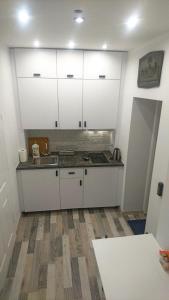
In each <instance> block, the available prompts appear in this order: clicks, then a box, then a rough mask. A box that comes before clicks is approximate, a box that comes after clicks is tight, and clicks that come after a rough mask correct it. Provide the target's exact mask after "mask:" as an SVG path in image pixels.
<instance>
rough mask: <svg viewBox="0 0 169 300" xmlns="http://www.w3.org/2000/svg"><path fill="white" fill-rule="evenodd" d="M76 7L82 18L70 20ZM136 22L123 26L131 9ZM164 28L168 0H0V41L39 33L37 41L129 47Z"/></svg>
mask: <svg viewBox="0 0 169 300" xmlns="http://www.w3.org/2000/svg"><path fill="white" fill-rule="evenodd" d="M23 4H24V6H26V7H27V8H28V9H29V11H30V14H31V20H30V23H29V24H28V25H27V26H25V27H21V26H20V25H19V24H18V22H17V12H18V10H19V9H20V8H22V7H23ZM74 9H82V10H83V12H84V16H85V22H84V23H83V24H80V25H78V24H75V23H74V22H73V10H74ZM135 13H136V14H138V15H139V17H140V18H141V21H140V24H139V25H138V26H137V27H136V28H135V29H134V30H133V31H131V32H127V29H126V26H125V22H126V20H127V19H128V18H129V17H130V16H131V15H133V14H135ZM167 31H169V0H29V1H23V0H0V42H4V43H5V44H7V45H8V46H29V47H31V46H32V45H33V40H35V39H39V40H40V42H41V46H42V47H61V48H62V47H63V48H65V47H67V44H68V41H69V40H74V41H75V43H76V48H88V49H100V48H101V46H102V44H103V43H104V42H106V43H107V44H108V49H114V50H129V49H132V48H134V47H137V46H139V45H140V44H142V43H145V42H147V41H149V40H150V39H153V38H155V37H156V36H159V35H161V34H164V33H166V32H167Z"/></svg>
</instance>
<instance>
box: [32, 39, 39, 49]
mask: <svg viewBox="0 0 169 300" xmlns="http://www.w3.org/2000/svg"><path fill="white" fill-rule="evenodd" d="M33 45H34V47H36V48H38V47H39V46H40V42H39V41H38V40H35V41H34V42H33Z"/></svg>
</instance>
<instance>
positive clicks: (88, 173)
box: [84, 167, 119, 207]
mask: <svg viewBox="0 0 169 300" xmlns="http://www.w3.org/2000/svg"><path fill="white" fill-rule="evenodd" d="M117 184H118V170H117V168H116V167H113V168H111V167H106V168H104V167H101V168H99V167H97V168H88V169H85V170H84V207H106V206H117V205H119V199H118V197H117Z"/></svg>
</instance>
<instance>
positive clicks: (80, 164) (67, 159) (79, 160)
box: [17, 151, 124, 170]
mask: <svg viewBox="0 0 169 300" xmlns="http://www.w3.org/2000/svg"><path fill="white" fill-rule="evenodd" d="M93 152H95V153H96V152H97V151H93ZM98 152H99V153H100V151H98ZM89 153H92V151H90V152H87V151H76V152H75V154H74V155H69V156H68V155H59V153H57V152H56V153H54V154H55V155H58V157H59V161H58V164H57V165H51V164H45V165H40V164H33V162H32V158H30V159H29V160H28V161H27V162H25V163H19V165H18V166H17V170H33V169H57V168H89V167H123V166H124V164H123V162H121V161H120V162H119V161H113V160H112V159H111V158H112V154H111V152H110V151H102V153H104V154H105V156H106V158H107V160H108V162H106V163H93V162H92V161H91V159H89V160H88V161H85V160H84V159H83V157H84V156H87V155H88V154H89ZM52 154H53V153H52Z"/></svg>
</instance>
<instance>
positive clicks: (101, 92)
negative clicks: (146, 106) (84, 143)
mask: <svg viewBox="0 0 169 300" xmlns="http://www.w3.org/2000/svg"><path fill="white" fill-rule="evenodd" d="M119 89H120V81H119V80H84V87H83V93H84V94H83V121H84V123H83V126H84V127H87V128H88V129H101V130H104V129H115V128H116V120H117V113H118V102H119Z"/></svg>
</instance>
